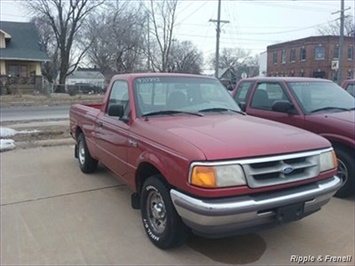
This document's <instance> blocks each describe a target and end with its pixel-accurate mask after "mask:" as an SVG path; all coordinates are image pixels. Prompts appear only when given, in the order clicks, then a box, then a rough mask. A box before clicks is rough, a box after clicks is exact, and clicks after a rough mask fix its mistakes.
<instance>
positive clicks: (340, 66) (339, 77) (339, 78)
mask: <svg viewBox="0 0 355 266" xmlns="http://www.w3.org/2000/svg"><path fill="white" fill-rule="evenodd" d="M348 9H350V8H347V9H346V10H348ZM344 11H345V9H344V0H340V11H337V12H333V13H332V15H334V14H337V13H340V18H339V19H340V35H339V56H338V57H339V58H338V60H339V64H338V73H337V83H338V84H339V85H341V82H342V76H343V66H344V60H343V53H344V19H345V16H344Z"/></svg>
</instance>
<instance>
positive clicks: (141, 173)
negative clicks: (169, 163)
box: [135, 161, 169, 194]
mask: <svg viewBox="0 0 355 266" xmlns="http://www.w3.org/2000/svg"><path fill="white" fill-rule="evenodd" d="M153 175H154V176H158V175H159V176H160V179H161V181H163V182H164V183H166V184H169V183H168V182H167V180H166V178H165V177H164V175H163V173H162V171H160V170H159V169H158V167H156V166H155V165H154V164H152V163H151V162H147V161H143V162H141V163H140V164H139V166H138V168H137V170H136V174H135V181H136V182H135V184H136V191H137V193H138V194H140V192H141V189H142V187H143V184H144V182H145V181H146V180H147V179H148V178H149V177H151V176H153Z"/></svg>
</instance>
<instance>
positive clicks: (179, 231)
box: [141, 175, 189, 249]
mask: <svg viewBox="0 0 355 266" xmlns="http://www.w3.org/2000/svg"><path fill="white" fill-rule="evenodd" d="M141 215H142V221H143V226H144V229H145V231H146V233H147V236H148V238H149V239H150V241H152V243H153V244H154V245H155V246H157V247H158V248H161V249H169V248H173V247H176V246H179V245H181V244H183V243H184V242H185V241H186V240H187V238H188V236H189V229H188V228H187V227H186V225H185V224H184V223H183V222H182V220H181V217H180V216H179V215H178V213H177V212H176V210H175V207H174V206H173V203H172V201H171V198H170V193H169V189H168V187H167V185H166V184H165V183H164V182H163V181H162V176H160V175H155V176H152V177H149V178H148V179H147V180H146V181H145V182H144V184H143V188H142V191H141Z"/></svg>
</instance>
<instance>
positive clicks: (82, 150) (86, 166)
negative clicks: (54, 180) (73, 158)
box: [77, 133, 98, 174]
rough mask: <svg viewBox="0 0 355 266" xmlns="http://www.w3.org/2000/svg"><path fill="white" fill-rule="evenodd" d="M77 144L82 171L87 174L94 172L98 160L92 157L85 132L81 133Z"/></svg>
mask: <svg viewBox="0 0 355 266" xmlns="http://www.w3.org/2000/svg"><path fill="white" fill-rule="evenodd" d="M77 144H78V161H79V166H80V169H81V171H82V172H83V173H85V174H88V173H92V172H94V171H95V170H96V168H97V164H98V161H97V160H95V159H94V158H92V157H91V155H90V152H89V149H88V147H87V145H86V140H85V136H84V134H82V133H81V134H79V136H78V138H77Z"/></svg>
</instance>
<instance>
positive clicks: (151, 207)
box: [146, 191, 166, 234]
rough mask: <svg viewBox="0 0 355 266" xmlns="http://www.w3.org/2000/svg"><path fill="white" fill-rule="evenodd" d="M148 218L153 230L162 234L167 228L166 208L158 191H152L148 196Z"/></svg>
mask: <svg viewBox="0 0 355 266" xmlns="http://www.w3.org/2000/svg"><path fill="white" fill-rule="evenodd" d="M146 208H147V214H148V215H147V216H148V217H147V218H148V223H149V224H150V226H151V228H152V230H153V231H154V233H156V234H162V233H164V231H165V228H166V209H165V204H164V201H163V198H162V196H161V195H160V193H159V192H157V191H150V193H149V195H148V198H147V206H146Z"/></svg>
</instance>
